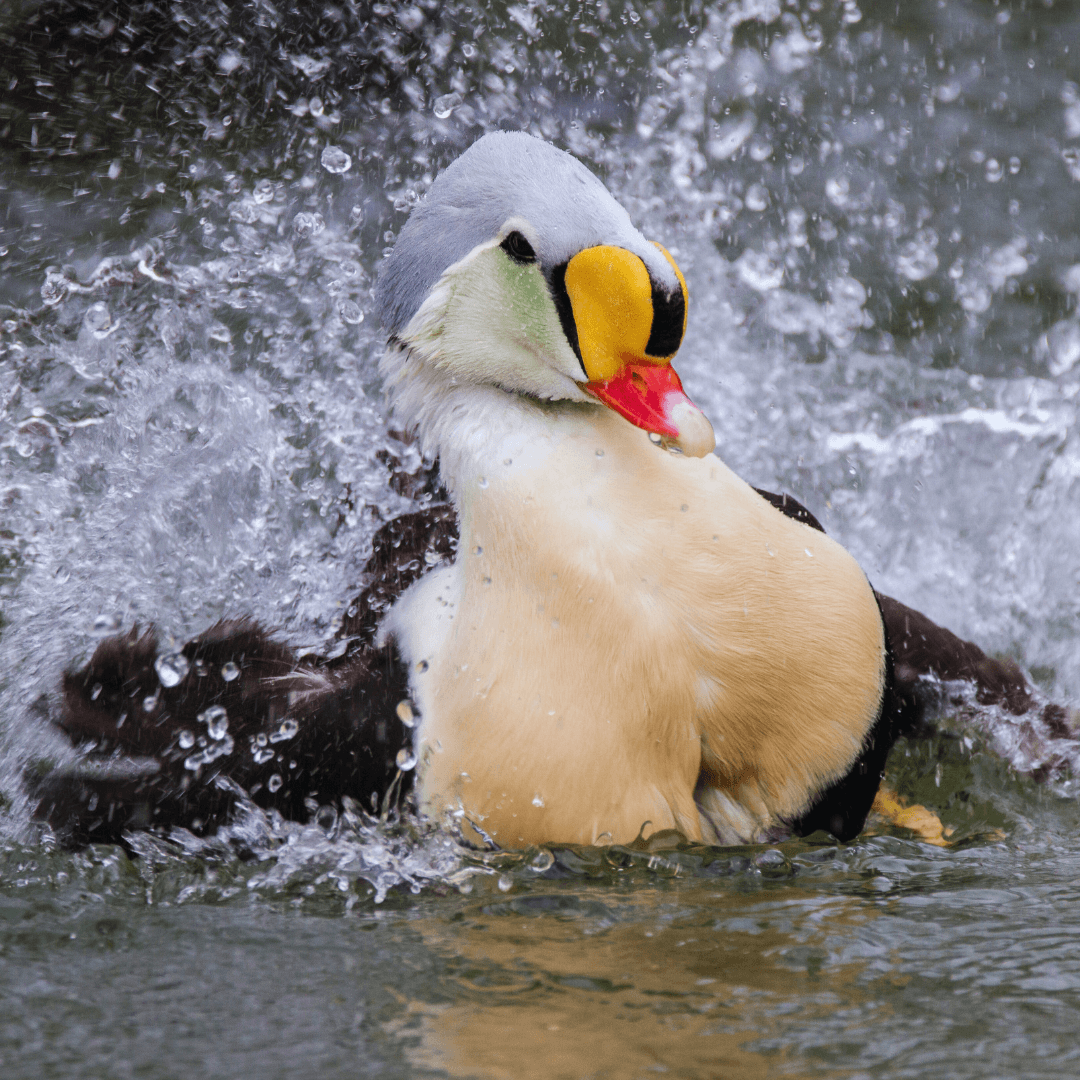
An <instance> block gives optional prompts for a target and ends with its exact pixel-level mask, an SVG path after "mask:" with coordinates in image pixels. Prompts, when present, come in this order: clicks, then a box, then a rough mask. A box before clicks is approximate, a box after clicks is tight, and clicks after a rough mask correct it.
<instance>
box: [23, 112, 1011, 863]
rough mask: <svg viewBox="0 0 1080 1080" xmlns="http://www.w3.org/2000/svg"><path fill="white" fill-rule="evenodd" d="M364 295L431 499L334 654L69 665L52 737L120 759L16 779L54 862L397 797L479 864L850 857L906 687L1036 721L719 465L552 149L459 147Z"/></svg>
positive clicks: (664, 255)
mask: <svg viewBox="0 0 1080 1080" xmlns="http://www.w3.org/2000/svg"><path fill="white" fill-rule="evenodd" d="M375 303H376V307H377V310H378V314H379V316H380V318H381V320H382V324H383V326H384V328H385V330H386V333H387V344H386V349H385V352H384V354H383V356H382V359H381V361H380V365H379V369H380V373H381V375H382V378H383V381H384V385H385V388H386V393H387V398H388V402H389V409H390V412H391V415H392V417H393V420H394V422H395V423H396V424H397V425H398V426H399V427H400V428H401V429H402V430H403V431H404V432H407V433H408V434H407V435H403V436H402V438H407V439H410V440H415V442H416V444H417V446H418V447H419V449H420V451H421V452H422V454H423V455H424V457H425V458H427V459H428V460H431V461H435V462H437V463H438V474H437V479H433V480H432V481H431V490H430V491H429V492H428V496H429V502H428V504H427V505H425V506H424V507H422V508H421V509H418V510H416V511H414V512H412V513H409V514H405V515H402V516H401V517H399V518H396V519H394V520H392V521H391V522H389V523H387V524H386V525H384V526H383V528H382V529H381V530H380V531H379V532H378V533H377V534H376V537H375V539H374V543H373V551H372V555H371V558H370V560H369V562H368V565H367V567H366V570H365V581H366V582H367V584H366V586H365V588H364V590H363V592H362V593H361V594H360V596H359V597H357V598H356V600H355V601H354V602H353V603H351V604H350V605H349V607H348V614H347V616H346V617H345V618H344V620H343V621H342V624H341V627H340V630H339V631H338V634H337V643H336V647H335V648H333V649H330V650H328V651H327V653H326V655H322V656H319V655H307V656H300V655H298V653H297V652H296V651H295V650H294V649H292V648H290V647H289V646H288V645H287V644H285V643H283V642H281V641H279V640H277V639H276V638H275V637H274V635H272V634H270V633H268V632H267V631H265V630H264V629H263V628H261V627H259V626H258V625H257V624H256V623H254V622H253V621H252V620H248V619H236V620H228V621H223V622H220V623H218V624H216V625H215V626H213V627H211V628H209V629H208V630H207V631H206V632H205V633H204V634H201V635H199V636H198V637H196V638H194V639H192V641H190V642H188V643H187V644H186V645H185V646H184V647H183V648H182V649H181V650H178V651H176V652H173V653H168V654H163V653H162V651H161V648H160V645H159V641H158V638H157V635H156V631H155V630H154V629H153V628H152V627H148V628H144V629H140V628H139V627H137V626H136V627H132V629H131V630H130V631H129V632H128V633H126V634H122V635H118V636H116V637H113V638H109V639H107V640H106V641H104V642H102V643H101V644H100V645H99V646H98V648H97V649H96V651H95V653H94V655H93V656H92V658H91V660H90V661H89V662H88V663H87V664H85V665H84V666H83V667H82V668H81V669H78V670H71V671H69V672H68V673H66V674H65V676H64V679H63V686H62V693H61V708H60V711H59V715H58V716H57V717H56V723H57V724H58V726H59V727H60V729H61V730H62V731H63V732H64V733H65V735H66V736H67V737H68V738H69V739H70V740H71V742H72V743H73V744H75V745H76V746H78V747H80V748H81V749H82V751H83V752H84V754H85V755H86V757H87V760H89V761H97V762H101V761H113V762H115V761H116V760H117V759H118V758H124V759H126V760H129V761H131V762H135V763H136V764H134V765H132V766H131V767H130V768H129V769H128V771H127V772H124V773H123V774H122V775H121V774H118V773H117V772H116V771H115V770H113V771H112V773H110V772H109V771H108V770H104V771H102V770H101V769H98V770H97V771H94V770H88V769H87V768H74V769H73V768H71V767H70V766H69V767H64V768H61V769H57V770H54V771H53V772H52V773H50V774H48V775H46V776H45V777H43V778H39V779H36V780H35V781H34V784H35V787H34V791H35V795H36V797H37V805H38V815H39V816H40V817H41V818H43V819H44V820H46V821H48V822H50V823H51V824H52V825H53V826H54V828H56V829H57V830H58V832H59V833H60V834H61V835H62V837H64V838H66V839H67V840H68V841H69V842H71V843H73V844H79V843H86V842H90V841H91V840H100V839H107V840H113V841H119V842H122V840H123V837H124V836H125V835H129V834H130V832H131V830H134V829H139V828H165V827H171V826H176V825H182V826H184V827H187V828H190V829H194V830H195V831H197V832H203V833H205V832H207V831H212V830H213V829H215V828H216V827H218V826H219V825H220V824H221V823H223V822H225V821H227V820H229V818H230V815H232V814H234V813H235V812H236V808H237V806H238V804H240V803H243V802H254V803H255V804H257V805H259V806H261V807H263V808H274V809H276V810H278V811H279V812H281V813H284V814H285V815H286V816H289V817H293V818H297V819H300V820H303V819H305V818H306V817H309V816H310V815H311V814H312V813H314V812H316V808H317V807H318V806H320V805H325V804H327V803H331V804H332V803H335V802H339V801H340V800H342V799H353V800H357V801H359V802H360V803H361V804H363V805H370V807H371V808H372V811H373V812H374V811H376V810H377V809H378V808H379V806H380V805H382V806H385V805H386V800H387V798H389V797H390V796H391V795H392V794H400V793H402V792H407V793H408V794H409V797H410V798H411V800H412V804H413V806H414V807H415V810H416V811H417V812H418V813H419V814H420V815H422V816H423V817H425V818H428V819H430V820H432V821H434V822H437V823H441V824H444V825H445V826H446V827H448V828H451V829H453V830H455V831H456V832H457V834H458V835H460V837H461V838H462V839H463V840H464V841H466V842H468V843H470V844H475V845H478V846H488V847H491V846H494V847H500V848H510V849H514V848H525V847H528V846H530V845H540V844H551V843H566V844H583V845H596V844H627V843H631V842H634V841H635V840H637V839H640V838H643V837H648V836H649V835H651V834H654V833H673V834H676V835H678V836H680V837H682V838H685V839H686V840H688V841H690V842H698V843H706V844H746V843H759V842H764V841H768V840H771V839H775V838H778V837H782V836H789V835H807V834H809V833H812V832H815V831H817V830H824V831H825V832H828V833H831V834H832V835H833V836H835V837H837V838H838V839H840V840H847V839H851V838H853V837H855V836H857V835H858V833H859V832H860V830H861V829H862V828H863V825H864V823H865V820H866V817H867V814H868V813H869V811H870V808H871V805H872V804H873V801H874V798H875V795H876V794H877V791H878V787H879V784H880V781H881V777H882V774H883V771H884V766H885V760H886V757H887V755H888V752H889V750H890V748H891V747H892V745H893V743H894V742H895V740H896V738H897V737H898V736H899V735H900V734H902V733H905V732H908V731H912V730H915V728H917V726H918V724H919V723H920V722H921V719H922V717H923V716H924V714H925V705H926V702H925V695H922V696H920V692H919V686H920V685H921V682H925V681H926V680H927V678H930V679H932V680H938V681H940V680H942V679H950V678H963V679H967V680H968V681H971V682H973V683H975V684H976V685H977V686H978V687H979V692H980V694H982V695H983V697H984V698H985V699H986V700H993V701H1004V702H1005V703H1006V704H1007V705H1008V706H1009V707H1010V708H1013V709H1014V711H1017V712H1020V711H1023V710H1024V709H1027V708H1029V707H1030V706H1031V697H1030V693H1029V691H1028V688H1027V684H1026V681H1025V679H1024V677H1023V674H1022V672H1020V671H1019V669H1018V668H1016V667H1015V665H1011V666H1010V665H1009V664H1008V663H1007V662H1001V661H996V660H992V659H990V658H988V657H986V655H985V654H984V653H983V652H982V651H981V650H980V649H979V648H978V647H977V646H975V645H973V644H972V643H969V642H964V641H961V640H960V639H959V638H957V637H956V636H955V635H953V634H951V633H950V632H949V631H947V630H945V629H944V628H942V627H938V626H937V625H936V624H934V623H932V622H931V621H930V620H929V619H927V618H926V617H925V616H922V615H920V614H919V613H918V612H915V611H913V610H912V609H910V608H908V607H906V606H905V605H903V604H901V603H899V602H898V601H895V600H892V599H891V598H889V597H886V596H883V595H882V594H879V593H877V592H875V590H874V589H873V587H872V586H871V584H870V582H869V581H868V579H867V577H866V575H865V574H864V572H863V571H862V569H861V568H860V567H859V565H858V563H857V562H856V560H855V559H854V558H853V557H852V556H851V555H850V554H849V553H848V552H847V551H846V550H845V549H844V548H843V547H842V546H841V545H840V544H839V543H837V542H836V541H835V540H834V539H832V538H830V537H829V536H827V535H826V534H825V532H824V530H823V529H822V527H821V525H820V523H819V522H818V521H817V519H816V518H815V517H814V516H813V515H812V514H811V513H810V511H808V510H807V509H806V508H805V507H803V506H801V505H800V504H799V503H798V502H796V501H795V500H793V499H791V498H790V497H789V496H785V495H775V494H772V493H770V492H767V491H763V490H760V489H756V488H754V487H752V486H751V485H750V484H749V483H747V482H746V481H744V480H743V479H741V478H740V477H739V476H737V475H736V474H735V473H734V472H733V471H732V470H731V469H730V468H728V467H727V466H726V465H725V464H724V462H723V461H722V460H721V458H720V457H719V456H717V454H716V453H715V447H716V440H715V435H714V431H713V428H712V425H711V423H710V422H709V420H708V419H707V418H706V416H705V415H704V413H703V412H702V410H701V409H699V408H698V406H697V405H696V404H695V403H694V402H693V401H692V400H691V398H690V396H689V395H688V394H687V393H686V391H685V390H684V388H683V385H682V383H681V381H680V378H679V376H678V374H677V373H676V370H675V368H674V367H673V365H672V361H673V358H674V357H675V356H676V354H677V352H678V350H679V347H680V345H681V343H682V341H683V337H684V335H685V331H686V325H687V319H688V317H689V312H690V296H689V289H688V286H687V282H686V279H685V277H684V275H683V273H682V271H681V270H680V268H679V266H678V265H677V263H676V261H675V259H674V258H673V257H672V255H671V253H670V252H668V251H667V250H666V249H665V248H664V247H663V246H661V245H660V244H659V243H657V242H653V241H650V240H648V239H646V237H645V236H644V235H643V234H642V233H641V232H639V231H638V229H637V228H636V227H635V226H634V224H633V223H632V221H631V219H630V216H629V214H628V213H627V212H626V210H625V209H624V208H623V207H622V206H621V205H620V204H619V203H618V201H617V200H616V199H615V198H614V197H613V196H612V195H611V193H610V192H609V191H608V190H607V188H606V187H605V186H604V184H603V183H602V182H601V181H600V180H599V179H598V178H597V177H596V176H595V175H594V174H593V173H592V172H590V171H589V170H588V169H587V168H586V167H585V166H584V165H583V164H582V163H581V162H580V161H578V160H577V159H576V158H575V157H573V156H572V155H571V154H569V153H567V152H565V151H563V150H561V149H558V148H557V147H555V146H554V145H552V144H550V143H548V142H546V141H544V140H542V139H539V138H536V137H534V136H532V135H529V134H526V133H523V132H510V131H500V132H493V133H490V134H488V135H485V136H484V137H482V138H481V139H479V140H478V141H477V142H475V143H474V144H473V145H472V146H471V147H470V148H469V149H468V150H466V151H465V152H464V153H463V154H462V155H461V156H460V157H459V158H457V159H456V160H455V161H454V162H453V163H451V164H450V165H449V166H448V167H447V168H446V169H445V170H444V171H443V172H442V173H440V174H439V176H438V177H437V178H436V179H435V181H434V182H433V183H432V185H431V187H430V189H429V191H428V192H427V194H426V196H425V198H424V199H423V200H422V201H421V202H420V203H419V205H418V206H417V207H416V208H415V209H414V210H413V212H412V214H411V215H410V217H409V219H408V221H407V222H406V224H405V225H404V227H403V228H402V230H401V232H400V235H399V236H398V238H397V241H396V243H395V245H394V247H393V249H392V251H391V253H390V254H389V256H388V257H387V259H386V260H385V262H384V264H383V266H382V269H381V273H380V276H379V281H378V285H377V288H376V293H375ZM139 763H141V765H140V764H139Z"/></svg>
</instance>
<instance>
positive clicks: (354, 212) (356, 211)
mask: <svg viewBox="0 0 1080 1080" xmlns="http://www.w3.org/2000/svg"><path fill="white" fill-rule="evenodd" d="M349 222H350V224H351V225H352V226H353V227H354V228H356V227H358V226H360V225H362V224H363V222H364V208H363V207H362V206H354V207H353V208H352V209H351V210H350V211H349Z"/></svg>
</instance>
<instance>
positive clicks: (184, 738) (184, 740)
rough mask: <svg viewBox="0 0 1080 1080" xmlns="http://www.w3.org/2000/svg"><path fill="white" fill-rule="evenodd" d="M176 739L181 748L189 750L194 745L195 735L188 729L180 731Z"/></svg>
mask: <svg viewBox="0 0 1080 1080" xmlns="http://www.w3.org/2000/svg"><path fill="white" fill-rule="evenodd" d="M176 741H177V742H178V743H179V744H180V749H181V750H190V749H191V748H192V747H193V746H194V745H195V736H194V735H193V734H192V733H191V732H190V731H181V732H180V734H179V736H178V737H177V740H176Z"/></svg>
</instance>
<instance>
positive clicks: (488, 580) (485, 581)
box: [480, 577, 491, 585]
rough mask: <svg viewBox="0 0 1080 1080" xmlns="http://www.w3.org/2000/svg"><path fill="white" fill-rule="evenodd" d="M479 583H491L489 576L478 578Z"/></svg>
mask: <svg viewBox="0 0 1080 1080" xmlns="http://www.w3.org/2000/svg"><path fill="white" fill-rule="evenodd" d="M480 584H481V585H490V584H491V578H489V577H483V578H481V579H480Z"/></svg>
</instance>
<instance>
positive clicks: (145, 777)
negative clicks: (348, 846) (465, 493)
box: [32, 506, 457, 844]
mask: <svg viewBox="0 0 1080 1080" xmlns="http://www.w3.org/2000/svg"><path fill="white" fill-rule="evenodd" d="M456 543H457V522H456V518H455V516H454V513H453V510H452V509H451V508H449V507H446V506H436V507H430V508H428V509H426V510H423V511H419V512H417V513H413V514H406V515H403V516H402V517H399V518H396V519H394V520H393V521H391V522H388V523H387V524H386V525H384V526H383V527H382V528H381V529H380V530H379V532H378V533H377V534H376V536H375V540H374V548H373V551H372V555H371V558H370V559H369V560H368V563H367V565H366V567H365V578H366V579H367V584H366V587H365V588H364V590H363V592H362V593H361V594H360V595H359V596H358V597H357V599H356V600H355V601H354V602H353V604H351V605H350V607H349V609H348V613H347V615H346V617H345V619H344V621H343V624H342V628H341V630H340V631H339V634H338V639H339V641H340V643H341V644H340V648H339V649H335V650H333V652H334V653H335V655H334V656H333V657H332V658H328V657H300V656H298V655H297V654H296V652H295V651H294V650H292V649H291V648H289V647H288V646H286V645H284V644H282V643H281V642H280V641H276V640H275V639H274V638H273V637H272V636H271V635H270V634H268V633H267V632H266V631H265V630H263V629H262V628H260V627H259V626H258V625H257V624H256V623H254V622H252V621H250V620H235V621H228V622H221V623H218V624H217V625H216V626H213V627H211V628H210V629H209V630H207V631H206V632H205V633H203V634H200V635H199V636H198V637H196V638H194V639H192V640H191V641H189V642H188V643H187V644H186V645H185V646H184V647H183V649H182V650H180V652H179V653H177V654H172V655H164V656H163V655H162V654H161V651H160V649H159V644H158V640H157V636H156V634H155V633H154V631H153V630H152V629H150V630H147V631H145V632H143V633H140V632H139V631H138V629H137V628H135V627H133V628H132V629H131V631H130V632H129V633H127V634H123V635H119V636H117V637H113V638H109V639H107V640H105V641H103V642H102V643H101V644H100V645H99V646H98V648H97V650H96V651H95V652H94V655H93V657H92V658H91V660H90V662H89V663H88V664H87V665H86V666H85V667H84V668H83V669H82V670H81V671H77V672H71V673H68V674H67V675H65V677H64V682H63V708H62V713H61V716H60V718H59V721H58V722H59V726H60V727H61V728H62V730H63V731H64V732H65V733H66V734H67V736H68V738H69V739H70V740H71V741H72V743H74V744H75V745H76V746H79V747H82V748H84V749H85V750H86V751H87V756H86V758H85V759H84V763H85V764H84V767H80V768H79V769H78V770H76V771H69V772H63V771H59V772H55V773H52V774H50V775H49V776H46V777H45V778H44V779H40V780H35V781H32V785H33V787H34V789H35V793H36V796H37V798H38V816H39V817H40V818H43V819H45V820H47V821H49V822H50V823H51V824H52V825H53V826H54V827H55V828H56V829H57V831H58V832H59V833H60V834H61V835H62V836H63V837H65V838H66V839H67V840H68V841H69V842H71V843H73V844H83V843H87V842H90V841H116V840H119V839H120V838H121V835H122V833H123V831H124V829H125V828H131V827H139V826H154V825H184V826H186V827H188V828H192V829H194V830H195V831H198V832H203V833H205V832H208V831H212V830H213V829H214V828H216V827H217V825H219V824H220V823H221V822H222V821H224V820H226V819H227V817H228V815H229V814H230V813H231V811H232V809H233V807H234V805H235V802H236V799H237V797H238V789H243V791H244V792H246V793H247V794H248V795H249V796H250V797H251V798H252V799H253V800H254V801H255V802H256V803H257V804H258V805H260V806H262V807H264V808H270V807H273V808H274V809H276V810H278V811H280V812H281V813H282V814H283V815H285V816H286V817H289V818H293V819H296V820H304V819H305V818H306V817H307V813H308V811H307V800H310V799H314V800H316V802H318V803H328V802H329V803H332V802H334V801H336V800H338V799H340V798H341V797H342V796H343V795H348V796H350V797H352V798H354V799H356V800H358V801H360V802H362V803H363V804H365V805H369V806H371V805H377V804H378V802H379V800H380V799H381V798H382V797H383V794H384V793H385V792H386V791H387V789H388V787H389V786H390V784H391V782H392V781H393V779H394V777H395V776H396V775H397V772H398V768H397V755H398V752H399V751H400V750H402V749H403V748H405V747H407V746H409V745H410V743H411V738H412V736H411V732H410V731H409V730H408V729H407V728H406V726H405V725H404V724H403V723H402V721H401V719H400V717H399V716H398V713H397V706H398V704H399V703H400V702H401V701H403V700H405V699H406V698H407V697H408V673H407V672H406V671H405V669H404V666H403V664H402V663H401V661H400V659H399V658H398V656H397V652H396V649H395V648H394V646H393V645H392V644H390V645H386V646H376V644H375V634H376V629H377V626H378V621H379V617H380V615H381V613H382V612H383V611H385V610H386V609H387V608H388V607H389V606H390V605H391V604H392V603H393V602H394V600H395V599H396V598H397V597H398V596H399V595H400V594H401V592H402V591H403V590H404V589H406V588H408V586H409V585H411V584H412V583H413V582H414V581H416V580H417V579H418V578H419V577H420V576H421V575H422V574H423V573H424V572H425V571H426V570H428V569H430V568H431V567H432V566H433V565H437V564H438V563H440V562H442V561H444V560H445V559H447V558H449V557H451V555H452V554H453V551H454V549H455V547H456ZM118 759H124V760H126V761H127V762H128V764H125V765H124V766H123V767H122V768H121V767H118V766H117V764H116V763H117V760H118ZM130 759H136V765H135V766H132V765H131V764H130ZM110 763H111V764H110ZM140 767H141V769H142V771H141V772H138V769H139V768H140ZM133 770H134V771H135V772H134V774H133ZM404 780H405V782H406V784H407V783H408V782H409V781H411V774H408V773H407V774H405V777H404Z"/></svg>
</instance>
